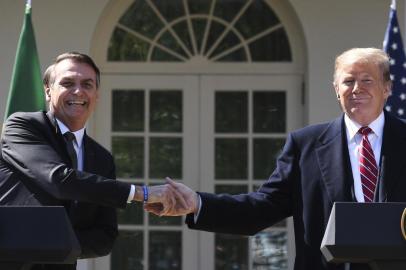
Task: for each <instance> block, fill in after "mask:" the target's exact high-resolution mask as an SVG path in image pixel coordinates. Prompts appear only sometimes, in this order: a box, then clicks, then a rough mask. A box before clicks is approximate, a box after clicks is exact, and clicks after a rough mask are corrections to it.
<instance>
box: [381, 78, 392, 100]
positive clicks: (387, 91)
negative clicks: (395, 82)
mask: <svg viewBox="0 0 406 270" xmlns="http://www.w3.org/2000/svg"><path fill="white" fill-rule="evenodd" d="M391 93H392V81H388V82H386V83H385V85H384V89H383V94H384V96H385V99H387V98H388V97H389V96H390V94H391Z"/></svg>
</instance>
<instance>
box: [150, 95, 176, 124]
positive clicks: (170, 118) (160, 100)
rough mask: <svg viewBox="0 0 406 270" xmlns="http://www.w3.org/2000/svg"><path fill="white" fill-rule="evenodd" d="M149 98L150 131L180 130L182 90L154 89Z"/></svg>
mask: <svg viewBox="0 0 406 270" xmlns="http://www.w3.org/2000/svg"><path fill="white" fill-rule="evenodd" d="M150 100H151V106H150V131H153V132H182V115H183V110H182V108H183V104H182V103H183V102H182V91H180V90H176V91H174V90H159V91H157V90H154V91H151V96H150Z"/></svg>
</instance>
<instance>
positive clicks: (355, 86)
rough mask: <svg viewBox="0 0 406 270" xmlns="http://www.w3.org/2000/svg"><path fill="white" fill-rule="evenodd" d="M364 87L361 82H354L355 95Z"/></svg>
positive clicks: (353, 90)
mask: <svg viewBox="0 0 406 270" xmlns="http://www.w3.org/2000/svg"><path fill="white" fill-rule="evenodd" d="M361 88H362V85H361V83H360V82H359V81H355V82H354V87H353V88H352V92H353V93H359V92H360V91H361Z"/></svg>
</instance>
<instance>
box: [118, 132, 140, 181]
mask: <svg viewBox="0 0 406 270" xmlns="http://www.w3.org/2000/svg"><path fill="white" fill-rule="evenodd" d="M111 145H112V152H113V156H114V161H115V164H116V170H117V177H118V178H143V177H144V138H139V137H118V136H113V138H112V144H111Z"/></svg>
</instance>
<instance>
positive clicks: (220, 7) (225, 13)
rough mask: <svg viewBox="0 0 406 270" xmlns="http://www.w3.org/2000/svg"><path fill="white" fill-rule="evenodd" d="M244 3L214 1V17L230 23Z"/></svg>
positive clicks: (244, 0)
mask: <svg viewBox="0 0 406 270" xmlns="http://www.w3.org/2000/svg"><path fill="white" fill-rule="evenodd" d="M246 3H247V0H232V1H216V6H215V8H214V16H217V17H219V18H222V19H223V20H226V21H228V22H231V21H232V20H233V19H234V17H235V15H237V14H238V12H240V10H241V9H242V8H243V7H244V5H245V4H246Z"/></svg>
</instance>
